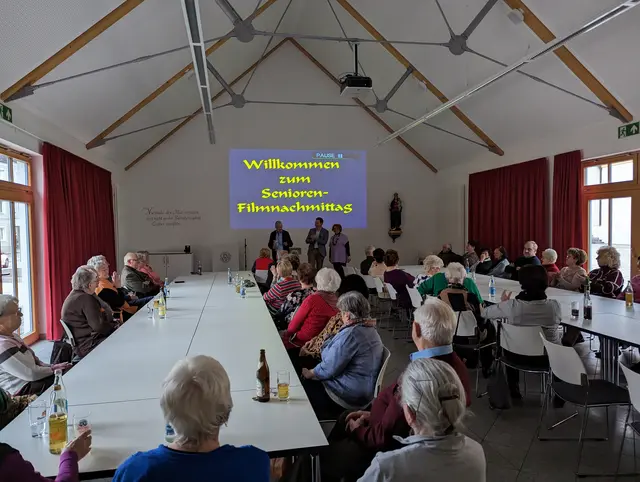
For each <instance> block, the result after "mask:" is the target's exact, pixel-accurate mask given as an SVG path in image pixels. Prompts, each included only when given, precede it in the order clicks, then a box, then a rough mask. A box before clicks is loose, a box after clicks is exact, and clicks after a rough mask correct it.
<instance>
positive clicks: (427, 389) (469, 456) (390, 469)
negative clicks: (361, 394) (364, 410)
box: [359, 358, 486, 482]
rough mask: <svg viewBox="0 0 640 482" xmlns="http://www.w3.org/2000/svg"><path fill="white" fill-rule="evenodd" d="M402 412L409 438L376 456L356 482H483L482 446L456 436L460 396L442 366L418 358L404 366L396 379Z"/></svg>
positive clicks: (461, 408) (462, 402) (462, 411)
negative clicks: (403, 369)
mask: <svg viewBox="0 0 640 482" xmlns="http://www.w3.org/2000/svg"><path fill="white" fill-rule="evenodd" d="M401 387H402V388H401V401H402V408H403V410H404V415H405V418H406V420H407V423H408V424H409V426H410V427H411V429H412V432H413V435H410V436H409V437H407V438H404V439H401V440H400V443H401V444H402V445H403V447H402V448H400V449H398V450H394V451H392V452H382V453H379V454H378V455H376V457H375V458H374V459H373V462H372V463H371V466H370V467H369V468H368V469H367V471H366V472H365V474H364V475H363V476H362V477H361V478H360V479H359V482H382V481H387V480H393V481H394V482H431V481H440V480H470V481H471V480H472V481H474V482H484V481H485V480H486V460H485V456H484V451H483V449H482V446H481V445H480V444H479V443H478V442H476V441H475V440H472V439H470V438H468V437H467V436H465V435H463V434H462V433H460V430H461V428H462V420H463V418H464V416H465V412H466V407H465V405H466V400H465V393H464V390H463V388H462V384H461V383H460V379H459V378H458V376H457V375H456V372H455V371H454V370H453V368H451V367H450V366H449V365H448V364H447V363H445V362H443V361H439V360H435V359H433V358H421V359H419V360H415V361H413V362H411V363H410V364H409V366H408V367H407V369H406V370H405V372H404V374H403V375H402V381H401Z"/></svg>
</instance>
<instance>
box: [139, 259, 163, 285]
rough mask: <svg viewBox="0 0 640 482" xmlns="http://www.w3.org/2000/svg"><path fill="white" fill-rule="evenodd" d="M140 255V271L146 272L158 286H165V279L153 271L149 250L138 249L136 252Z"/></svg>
mask: <svg viewBox="0 0 640 482" xmlns="http://www.w3.org/2000/svg"><path fill="white" fill-rule="evenodd" d="M136 254H137V255H138V271H141V272H143V273H144V274H146V275H147V276H148V277H149V278H150V279H151V282H152V283H153V284H154V285H156V286H157V287H159V288H160V287H162V286H164V280H163V279H162V278H160V275H159V274H157V273H156V272H155V271H153V268H152V267H151V265H150V264H149V251H138V252H136Z"/></svg>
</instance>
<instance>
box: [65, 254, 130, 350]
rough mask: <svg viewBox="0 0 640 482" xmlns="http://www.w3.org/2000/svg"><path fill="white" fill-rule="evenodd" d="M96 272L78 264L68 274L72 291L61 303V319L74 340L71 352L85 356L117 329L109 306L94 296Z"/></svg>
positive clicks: (96, 280)
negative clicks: (71, 273) (75, 268)
mask: <svg viewBox="0 0 640 482" xmlns="http://www.w3.org/2000/svg"><path fill="white" fill-rule="evenodd" d="M97 287H98V273H97V272H96V270H95V269H93V268H92V267H90V266H86V265H85V266H80V267H79V268H78V269H77V270H76V272H75V273H74V274H73V276H72V277H71V288H72V291H71V293H69V295H68V296H67V299H66V300H64V304H63V305H62V313H61V317H62V321H64V322H65V323H66V324H67V326H68V327H69V329H70V330H71V334H72V335H73V338H74V339H75V343H76V346H75V349H74V350H75V353H76V355H77V356H79V357H85V356H87V355H88V354H89V352H91V350H93V349H94V348H95V347H96V346H98V345H99V344H100V343H101V342H102V341H104V340H105V339H106V338H107V337H108V336H109V335H110V334H111V333H113V331H114V330H115V329H116V328H117V326H118V325H117V323H116V322H114V319H113V311H112V310H111V307H110V306H109V305H108V304H107V303H105V302H104V301H102V300H101V299H100V298H99V297H98V295H96V288H97Z"/></svg>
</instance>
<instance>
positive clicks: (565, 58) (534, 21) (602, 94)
mask: <svg viewBox="0 0 640 482" xmlns="http://www.w3.org/2000/svg"><path fill="white" fill-rule="evenodd" d="M505 3H506V4H507V5H509V7H511V8H518V9H520V10H522V12H523V13H524V23H526V24H527V26H528V27H529V28H530V29H531V31H533V33H534V34H536V35H537V36H538V38H539V39H540V40H542V41H543V42H544V43H546V44H547V43H549V42H552V41H553V40H555V38H556V36H555V35H554V34H553V32H551V30H549V28H548V27H547V26H546V25H545V24H544V23H543V22H542V20H540V19H539V18H538V17H537V16H536V14H535V13H533V12H532V11H531V10H530V9H529V7H527V5H525V3H524V2H523V1H522V0H505ZM554 53H555V54H556V56H557V57H558V58H559V59H560V60H561V61H562V63H563V64H565V65H566V66H567V67H568V68H569V70H571V72H573V73H574V74H575V76H576V77H578V79H580V81H581V82H582V83H583V84H584V85H585V87H587V89H589V90H590V91H591V92H593V94H594V95H595V96H596V97H598V99H600V100H601V101H602V103H603V104H604V105H606V106H607V107H609V108H610V109H614V110H616V111H617V112H618V113H619V114H620V116H621V117H622V118H623V119H624V120H625V121H626V122H631V121H632V120H633V115H632V114H631V112H629V111H628V110H627V109H626V108H625V107H624V106H623V105H622V103H621V102H620V101H619V100H618V99H616V98H615V97H614V95H613V94H612V93H611V92H609V90H608V89H607V88H606V87H605V86H604V85H603V84H602V82H600V81H599V80H598V79H597V78H596V77H595V76H594V75H593V74H592V73H591V72H590V71H589V69H587V68H586V67H585V66H584V64H583V63H582V62H580V61H579V60H578V59H577V58H576V56H575V55H573V54H572V53H571V51H570V50H569V49H568V48H567V47H560V48H559V49H556V51H555V52H554Z"/></svg>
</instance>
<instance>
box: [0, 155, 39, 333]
mask: <svg viewBox="0 0 640 482" xmlns="http://www.w3.org/2000/svg"><path fill="white" fill-rule="evenodd" d="M32 216H33V190H32V188H31V163H30V160H29V158H28V157H27V156H24V155H22V154H20V153H16V152H13V151H11V150H8V149H5V148H4V147H2V146H0V266H1V269H2V283H0V291H1V292H2V293H4V294H10V295H13V296H15V297H16V298H18V299H19V300H20V307H21V308H22V313H23V318H22V326H21V327H20V336H21V337H22V338H23V339H24V340H25V341H26V342H27V343H32V342H34V341H35V340H37V338H38V323H37V320H36V309H35V288H34V285H35V277H34V274H33V266H34V263H33V251H32V237H31V234H32V232H33V226H32Z"/></svg>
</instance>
